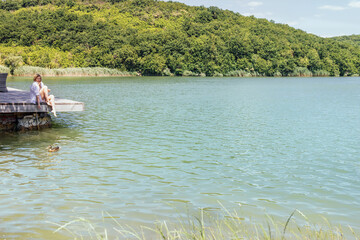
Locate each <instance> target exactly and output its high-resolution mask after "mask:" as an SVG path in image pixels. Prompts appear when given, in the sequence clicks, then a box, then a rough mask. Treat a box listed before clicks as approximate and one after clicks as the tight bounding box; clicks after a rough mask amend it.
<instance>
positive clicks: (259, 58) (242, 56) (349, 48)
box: [0, 0, 360, 76]
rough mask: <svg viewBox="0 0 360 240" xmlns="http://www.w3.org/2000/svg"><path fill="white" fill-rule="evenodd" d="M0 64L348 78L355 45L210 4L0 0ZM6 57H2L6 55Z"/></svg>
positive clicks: (353, 69) (359, 67)
mask: <svg viewBox="0 0 360 240" xmlns="http://www.w3.org/2000/svg"><path fill="white" fill-rule="evenodd" d="M0 9H1V10H0V65H7V64H8V63H6V59H7V58H9V57H14V56H21V59H20V60H19V58H18V61H21V63H20V65H21V64H23V65H29V66H38V67H43V68H51V69H53V68H56V69H59V68H88V67H102V68H111V69H118V70H119V71H123V72H139V73H141V74H142V75H187V76H205V75H206V76H214V75H215V76H312V75H315V76H327V75H331V76H338V75H341V76H349V75H357V74H359V73H360V47H358V46H356V45H355V44H352V43H348V42H340V41H338V40H335V39H328V38H321V37H318V36H315V35H312V34H307V33H306V32H304V31H301V30H297V29H294V28H292V27H289V26H288V25H284V24H276V23H274V22H273V21H268V20H266V19H257V18H255V17H245V16H242V15H240V14H238V13H234V12H231V11H228V10H221V9H219V8H217V7H209V8H205V7H190V6H187V5H185V4H182V3H176V2H161V1H155V0H108V1H92V0H81V1H80V0H79V1H71V0H2V1H0ZM8 62H9V60H8Z"/></svg>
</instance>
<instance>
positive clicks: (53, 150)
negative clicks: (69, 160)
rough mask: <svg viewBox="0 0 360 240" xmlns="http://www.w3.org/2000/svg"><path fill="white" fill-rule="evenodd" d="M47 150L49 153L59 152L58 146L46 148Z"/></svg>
mask: <svg viewBox="0 0 360 240" xmlns="http://www.w3.org/2000/svg"><path fill="white" fill-rule="evenodd" d="M48 150H49V152H57V151H59V150H60V147H59V146H51V145H50V146H49V147H48Z"/></svg>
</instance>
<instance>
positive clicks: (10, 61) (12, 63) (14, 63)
mask: <svg viewBox="0 0 360 240" xmlns="http://www.w3.org/2000/svg"><path fill="white" fill-rule="evenodd" d="M22 63H23V59H22V57H21V56H13V55H10V56H8V57H7V58H6V59H5V61H4V64H5V66H7V67H8V68H9V69H10V74H11V75H14V71H15V69H16V68H18V67H19V66H21V64H22Z"/></svg>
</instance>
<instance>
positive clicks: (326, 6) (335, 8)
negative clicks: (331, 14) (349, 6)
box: [319, 5, 345, 11]
mask: <svg viewBox="0 0 360 240" xmlns="http://www.w3.org/2000/svg"><path fill="white" fill-rule="evenodd" d="M319 8H320V9H323V10H332V11H341V10H344V9H345V8H344V7H341V6H333V5H324V6H321V7H319Z"/></svg>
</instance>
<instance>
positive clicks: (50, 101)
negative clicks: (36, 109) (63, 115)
mask: <svg viewBox="0 0 360 240" xmlns="http://www.w3.org/2000/svg"><path fill="white" fill-rule="evenodd" d="M49 103H50V105H51V107H52V111H51V112H52V113H54V116H55V117H57V116H56V109H55V97H54V95H50V96H49ZM49 103H48V104H49Z"/></svg>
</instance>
